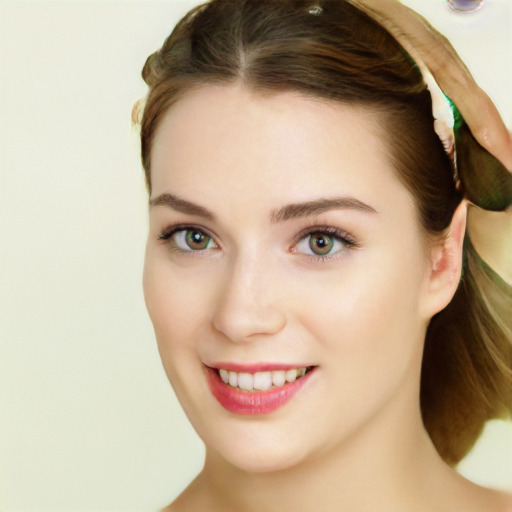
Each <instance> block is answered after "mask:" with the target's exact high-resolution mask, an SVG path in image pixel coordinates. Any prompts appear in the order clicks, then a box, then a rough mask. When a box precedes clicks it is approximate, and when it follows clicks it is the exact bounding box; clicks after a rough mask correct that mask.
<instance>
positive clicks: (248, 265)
mask: <svg viewBox="0 0 512 512" xmlns="http://www.w3.org/2000/svg"><path fill="white" fill-rule="evenodd" d="M265 267H266V268H265ZM221 290H222V291H221V294H220V297H219V298H218V302H217V308H216V310H215V313H214V316H213V326H214V328H215V329H216V330H217V331H219V332H221V333H222V334H223V335H225V336H226V337H227V338H228V339H229V340H230V341H233V342H236V343H243V342H247V341H251V340H254V339H255V338H257V337H259V336H270V335H275V334H277V333H279V332H280V331H281V330H282V329H283V328H284V327H285V325H286V314H285V311H284V310H283V308H282V307H281V304H282V302H281V301H280V299H279V296H280V294H281V293H280V292H281V290H280V289H279V280H278V279H276V276H273V275H272V273H271V272H269V271H268V265H265V264H264V263H263V262H260V263H258V262H255V261H253V262H250V261H244V262H239V263H238V264H237V265H234V266H233V268H232V269H230V270H229V271H227V272H226V277H225V280H224V286H222V289H221Z"/></svg>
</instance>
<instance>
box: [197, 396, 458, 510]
mask: <svg viewBox="0 0 512 512" xmlns="http://www.w3.org/2000/svg"><path fill="white" fill-rule="evenodd" d="M417 396H418V394H415V395H414V396H409V397H407V396H405V397H403V400H399V401H397V402H394V403H393V404H388V406H387V407H385V408H383V410H382V411H380V412H379V414H378V416H377V417H374V418H372V420H371V421H369V422H368V423H367V424H366V425H364V426H362V427H361V428H360V429H359V430H358V431H357V432H356V433H354V434H353V435H352V436H350V437H349V438H347V439H344V440H343V442H342V443H340V444H339V445H338V446H335V447H334V448H332V447H331V449H330V450H329V451H328V452H326V453H319V454H315V455H311V456H309V457H307V458H305V459H304V460H303V461H302V462H301V463H300V464H298V465H296V466H294V467H291V468H288V469H285V470H280V471H272V472H268V473H267V472H263V473H251V472H247V471H243V470H240V469H239V468H237V467H235V466H233V465H232V464H230V463H229V462H228V461H226V460H225V459H224V458H222V457H221V456H220V455H219V454H218V453H216V452H214V451H212V450H208V449H207V455H206V462H205V466H204V470H203V472H202V473H201V474H200V475H199V477H198V479H197V480H196V482H195V483H194V484H193V486H195V493H196V495H202V496H203V497H204V502H203V503H204V505H206V504H208V506H207V507H204V508H202V510H223V511H226V512H227V511H231V510H233V511H235V510H236V511H238V512H242V511H243V512H252V511H257V512H260V511H261V510H265V511H266V512H272V511H274V510H275V511H283V510H294V511H301V510H304V511H306V510H308V511H310V510H326V511H327V510H337V511H350V512H358V511H363V510H364V511H367V510H393V511H394V512H399V511H401V510H404V511H406V510H407V511H410V510H413V509H417V507H418V504H419V503H429V498H428V496H429V495H430V494H429V489H430V493H431V492H432V488H435V486H436V482H439V481H440V479H441V478H446V476H447V475H449V473H453V472H452V470H450V469H449V468H448V467H447V466H446V465H445V464H444V462H443V461H442V460H441V459H440V457H439V456H438V454H437V452H436V450H435V448H434V446H433V445H432V442H431V441H430V438H429V436H428V434H427V432H426V431H425V429H424V427H423V423H422V420H421V415H420V409H419V403H418V398H417ZM411 411H414V412H411ZM434 479H436V482H434V481H433V480H434ZM200 489H201V490H202V491H201V492H200V493H198V490H200Z"/></svg>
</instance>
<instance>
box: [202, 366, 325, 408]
mask: <svg viewBox="0 0 512 512" xmlns="http://www.w3.org/2000/svg"><path fill="white" fill-rule="evenodd" d="M316 368H317V367H316V366H301V367H280V368H278V367H275V369H272V368H271V367H270V365H268V366H267V368H265V371H254V370H252V371H251V370H250V369H249V368H248V367H246V368H241V367H236V368H234V367H233V365H230V366H227V365H226V367H219V368H211V367H209V366H205V369H206V372H207V377H208V384H209V387H210V391H211V393H212V394H213V396H214V397H215V398H216V399H217V401H218V402H219V403H220V404H221V405H222V406H223V407H224V408H225V409H227V410H228V411H230V412H232V413H235V414H268V413H271V412H273V411H275V410H276V409H278V408H280V407H282V406H283V405H285V404H286V403H287V402H288V401H290V400H291V399H292V398H293V397H294V396H295V395H296V394H297V393H298V392H299V390H300V389H302V388H303V387H304V385H305V384H306V383H307V381H308V380H309V378H310V376H311V375H312V374H313V372H314V370H315V369H316ZM240 370H245V371H240ZM259 370H263V368H262V367H260V368H259Z"/></svg>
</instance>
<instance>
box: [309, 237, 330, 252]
mask: <svg viewBox="0 0 512 512" xmlns="http://www.w3.org/2000/svg"><path fill="white" fill-rule="evenodd" d="M309 246H310V248H311V250H312V251H313V252H314V253H315V254H320V255H324V254H328V253H329V252H330V251H331V249H332V246H333V240H332V237H330V236H326V235H325V234H324V233H317V234H314V235H312V236H311V239H310V241H309Z"/></svg>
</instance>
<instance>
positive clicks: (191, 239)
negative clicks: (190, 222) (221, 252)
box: [159, 227, 218, 252]
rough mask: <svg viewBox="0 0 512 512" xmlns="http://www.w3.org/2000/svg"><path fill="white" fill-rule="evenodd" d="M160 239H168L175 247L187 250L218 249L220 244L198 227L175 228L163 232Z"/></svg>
mask: <svg viewBox="0 0 512 512" xmlns="http://www.w3.org/2000/svg"><path fill="white" fill-rule="evenodd" d="M159 238H160V240H167V241H168V242H169V243H170V244H171V245H172V246H173V247H174V248H176V249H178V250H180V251H185V252H192V251H206V250H208V249H216V248H217V247H218V245H217V244H216V243H215V241H214V240H213V238H212V237H211V236H209V235H208V234H206V233H205V232H204V231H202V230H200V229H198V228H192V227H190V228H179V227H178V228H173V229H171V230H169V231H167V232H163V233H162V234H161V235H160V236H159Z"/></svg>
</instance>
